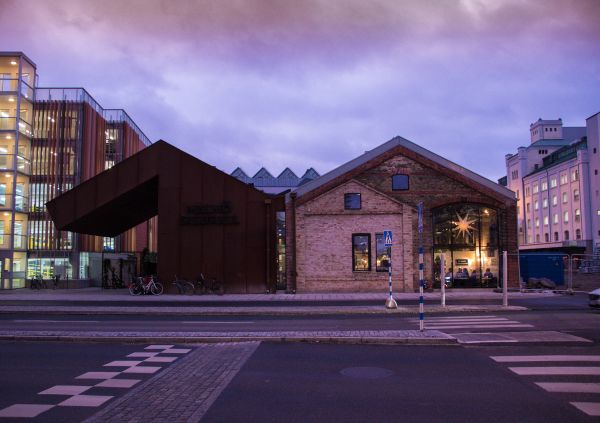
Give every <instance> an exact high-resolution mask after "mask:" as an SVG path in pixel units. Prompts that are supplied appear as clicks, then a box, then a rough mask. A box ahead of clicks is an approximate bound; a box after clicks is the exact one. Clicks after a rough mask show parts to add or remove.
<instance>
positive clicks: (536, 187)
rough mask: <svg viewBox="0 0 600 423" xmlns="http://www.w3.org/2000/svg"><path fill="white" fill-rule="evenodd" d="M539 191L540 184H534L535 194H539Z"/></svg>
mask: <svg viewBox="0 0 600 423" xmlns="http://www.w3.org/2000/svg"><path fill="white" fill-rule="evenodd" d="M538 191H539V189H538V185H537V184H536V185H534V186H533V193H534V194H537V193H538Z"/></svg>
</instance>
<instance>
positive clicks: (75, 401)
mask: <svg viewBox="0 0 600 423" xmlns="http://www.w3.org/2000/svg"><path fill="white" fill-rule="evenodd" d="M111 398H112V395H74V396H72V397H71V398H68V399H66V400H64V401H63V402H60V403H58V405H59V406H62V407H99V406H101V405H102V404H104V403H105V402H106V401H108V400H109V399H111Z"/></svg>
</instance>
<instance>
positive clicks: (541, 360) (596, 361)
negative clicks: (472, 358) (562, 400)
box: [490, 355, 600, 417]
mask: <svg viewBox="0 0 600 423" xmlns="http://www.w3.org/2000/svg"><path fill="white" fill-rule="evenodd" d="M490 358H491V359H492V360H494V361H495V362H497V363H502V364H506V365H508V366H509V367H508V369H509V370H510V371H511V372H513V373H515V374H517V375H519V376H523V377H527V378H529V379H531V380H532V381H533V382H534V383H535V384H536V385H537V386H539V387H540V388H542V389H544V390H545V391H547V392H552V393H560V394H564V395H567V396H568V398H569V403H570V404H571V405H573V406H574V407H575V408H577V409H579V410H580V411H582V412H583V413H585V414H587V415H588V416H592V417H600V355H514V356H511V355H502V356H491V357H490ZM528 364H529V365H528ZM581 380H585V382H582V381H581Z"/></svg>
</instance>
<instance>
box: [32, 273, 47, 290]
mask: <svg viewBox="0 0 600 423" xmlns="http://www.w3.org/2000/svg"><path fill="white" fill-rule="evenodd" d="M29 288H30V289H37V290H38V291H39V290H40V289H42V288H48V286H47V285H46V282H45V281H44V279H42V275H41V274H40V273H38V274H36V275H35V276H34V277H33V278H31V281H30V282H29Z"/></svg>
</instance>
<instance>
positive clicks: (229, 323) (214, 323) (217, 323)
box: [181, 320, 254, 325]
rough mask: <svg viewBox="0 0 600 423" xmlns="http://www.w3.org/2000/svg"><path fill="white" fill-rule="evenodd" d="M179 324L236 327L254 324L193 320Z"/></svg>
mask: <svg viewBox="0 0 600 423" xmlns="http://www.w3.org/2000/svg"><path fill="white" fill-rule="evenodd" d="M181 323H183V324H185V325H237V324H240V325H253V324H254V322H217V321H214V322H201V321H193V320H190V321H186V322H181Z"/></svg>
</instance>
